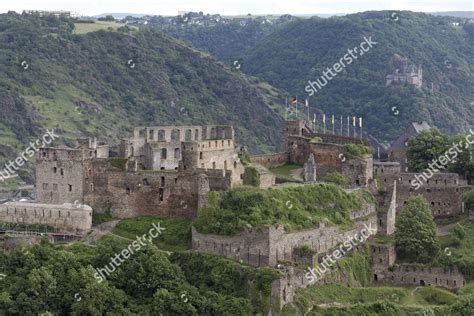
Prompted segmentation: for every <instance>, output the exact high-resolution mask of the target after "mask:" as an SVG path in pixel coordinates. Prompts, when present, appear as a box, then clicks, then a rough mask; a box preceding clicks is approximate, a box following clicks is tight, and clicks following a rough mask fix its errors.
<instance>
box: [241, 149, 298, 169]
mask: <svg viewBox="0 0 474 316" xmlns="http://www.w3.org/2000/svg"><path fill="white" fill-rule="evenodd" d="M289 160H290V158H289V155H288V153H287V152H283V153H276V154H268V155H254V156H250V162H251V163H256V164H259V165H262V166H264V167H265V168H268V169H270V168H275V167H279V166H283V165H285V164H287V163H288V162H289Z"/></svg>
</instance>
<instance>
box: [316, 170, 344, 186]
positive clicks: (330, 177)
mask: <svg viewBox="0 0 474 316" xmlns="http://www.w3.org/2000/svg"><path fill="white" fill-rule="evenodd" d="M322 180H323V181H324V182H327V183H334V184H337V185H346V184H347V178H346V177H344V175H343V174H342V173H340V172H339V171H333V172H329V173H327V174H326V175H325V176H324V177H323V178H322Z"/></svg>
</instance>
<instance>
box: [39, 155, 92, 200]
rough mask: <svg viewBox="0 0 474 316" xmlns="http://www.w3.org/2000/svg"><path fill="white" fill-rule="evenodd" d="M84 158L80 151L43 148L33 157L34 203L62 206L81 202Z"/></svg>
mask: <svg viewBox="0 0 474 316" xmlns="http://www.w3.org/2000/svg"><path fill="white" fill-rule="evenodd" d="M83 173H84V154H83V151H82V150H80V149H63V148H43V149H41V150H40V151H38V153H37V154H36V179H37V185H36V190H37V201H38V202H39V203H48V204H63V203H74V201H76V200H77V201H82V197H83V193H84V179H83Z"/></svg>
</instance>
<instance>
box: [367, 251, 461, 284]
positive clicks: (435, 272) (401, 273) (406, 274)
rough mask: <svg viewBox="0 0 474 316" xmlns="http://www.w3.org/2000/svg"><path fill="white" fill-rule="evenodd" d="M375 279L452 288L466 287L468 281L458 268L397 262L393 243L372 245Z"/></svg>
mask: <svg viewBox="0 0 474 316" xmlns="http://www.w3.org/2000/svg"><path fill="white" fill-rule="evenodd" d="M371 252H372V263H373V267H374V280H375V281H378V282H388V283H394V284H403V285H417V286H431V285H432V286H439V287H444V288H447V289H450V290H453V289H459V288H462V287H464V285H465V284H466V281H465V279H464V276H463V275H462V274H461V273H460V272H459V271H458V270H457V269H452V270H450V269H447V268H441V267H429V266H422V265H412V264H395V261H396V252H395V247H394V246H393V245H388V246H387V245H372V246H371Z"/></svg>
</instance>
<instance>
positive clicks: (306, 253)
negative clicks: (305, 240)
mask: <svg viewBox="0 0 474 316" xmlns="http://www.w3.org/2000/svg"><path fill="white" fill-rule="evenodd" d="M294 252H295V254H296V255H297V256H300V257H307V258H310V257H312V256H313V255H314V254H315V253H316V252H315V251H314V250H313V249H311V247H310V246H308V245H303V246H300V247H297V248H295V249H294Z"/></svg>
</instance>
